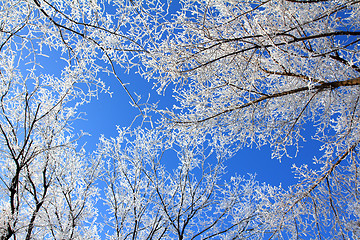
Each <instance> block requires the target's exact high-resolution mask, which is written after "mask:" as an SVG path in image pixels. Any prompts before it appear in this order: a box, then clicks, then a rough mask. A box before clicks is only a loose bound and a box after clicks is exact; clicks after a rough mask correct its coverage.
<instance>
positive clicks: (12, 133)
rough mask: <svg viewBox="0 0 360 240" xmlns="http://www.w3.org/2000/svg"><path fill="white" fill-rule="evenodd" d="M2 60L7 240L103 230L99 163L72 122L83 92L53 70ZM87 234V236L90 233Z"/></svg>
mask: <svg viewBox="0 0 360 240" xmlns="http://www.w3.org/2000/svg"><path fill="white" fill-rule="evenodd" d="M6 57H7V56H5V54H3V55H2V58H1V65H2V67H3V68H2V69H1V76H0V79H1V80H0V81H1V85H0V89H1V97H0V142H1V144H0V146H1V148H0V149H1V150H0V155H1V157H0V165H1V170H0V196H1V202H0V210H1V214H0V239H40V238H45V237H50V236H52V237H53V238H55V239H82V237H84V239H87V238H89V239H90V238H93V237H95V236H96V235H97V233H96V231H95V232H94V230H95V225H94V226H93V223H91V222H90V223H89V224H86V221H87V220H90V221H92V220H94V219H95V218H96V213H95V212H94V211H93V209H94V203H95V201H94V200H93V199H94V197H95V196H96V194H97V189H96V188H95V187H94V186H93V183H94V181H95V179H96V176H97V172H98V171H97V167H96V165H94V164H93V163H92V162H91V161H87V160H85V155H84V153H83V152H82V150H80V151H79V148H78V147H77V146H76V141H75V140H76V139H75V138H74V136H72V134H71V127H70V125H69V121H71V119H72V118H74V119H75V118H76V112H75V111H76V107H75V106H73V105H71V104H68V103H69V101H72V100H73V99H74V96H75V95H76V94H79V93H80V92H76V91H74V89H73V87H72V85H71V84H70V85H68V84H67V83H64V82H62V80H60V79H56V78H54V77H51V76H41V77H38V78H34V76H33V75H32V74H31V73H30V74H29V75H27V76H26V77H22V75H21V72H20V71H19V70H17V69H16V66H14V65H13V61H11V60H12V59H11V58H10V59H6ZM83 234H84V235H83ZM82 235H83V236H82Z"/></svg>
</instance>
